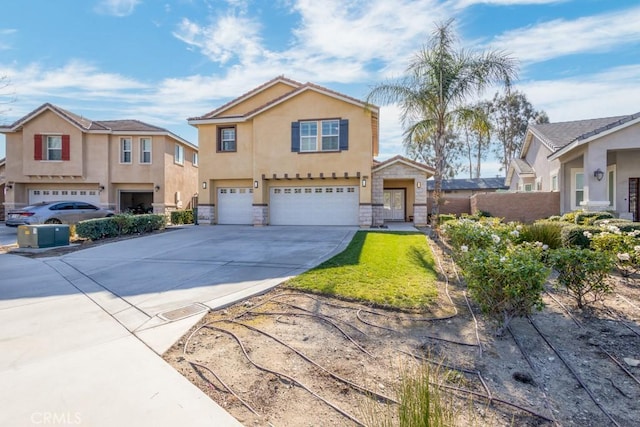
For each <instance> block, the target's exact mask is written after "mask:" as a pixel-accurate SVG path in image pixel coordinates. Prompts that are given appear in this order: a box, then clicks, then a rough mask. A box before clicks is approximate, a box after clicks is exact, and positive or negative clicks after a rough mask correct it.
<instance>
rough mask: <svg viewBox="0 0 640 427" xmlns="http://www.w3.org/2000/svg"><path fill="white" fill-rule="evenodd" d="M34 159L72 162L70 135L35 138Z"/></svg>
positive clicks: (38, 136)
mask: <svg viewBox="0 0 640 427" xmlns="http://www.w3.org/2000/svg"><path fill="white" fill-rule="evenodd" d="M33 142H34V146H33V159H34V160H49V161H61V160H62V161H64V160H70V154H71V150H70V137H69V135H41V134H37V135H34V136H33Z"/></svg>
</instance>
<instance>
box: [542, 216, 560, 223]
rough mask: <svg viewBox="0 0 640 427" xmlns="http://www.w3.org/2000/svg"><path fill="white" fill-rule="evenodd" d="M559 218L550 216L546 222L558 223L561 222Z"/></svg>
mask: <svg viewBox="0 0 640 427" xmlns="http://www.w3.org/2000/svg"><path fill="white" fill-rule="evenodd" d="M561 218H562V217H561V216H560V215H551V216H550V217H549V218H547V219H546V220H547V221H553V222H558V221H561Z"/></svg>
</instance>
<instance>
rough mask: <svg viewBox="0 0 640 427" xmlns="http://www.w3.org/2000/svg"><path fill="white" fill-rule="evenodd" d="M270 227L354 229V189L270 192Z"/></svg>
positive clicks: (352, 187)
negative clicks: (293, 226) (343, 227)
mask: <svg viewBox="0 0 640 427" xmlns="http://www.w3.org/2000/svg"><path fill="white" fill-rule="evenodd" d="M270 196H271V200H270V206H271V210H270V223H271V224H272V225H358V204H359V198H358V187H356V186H331V187H278V188H272V189H271V195H270Z"/></svg>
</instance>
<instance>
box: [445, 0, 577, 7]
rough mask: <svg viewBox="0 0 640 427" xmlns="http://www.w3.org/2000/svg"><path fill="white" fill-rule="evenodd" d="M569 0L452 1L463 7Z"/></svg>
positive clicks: (565, 0) (456, 5) (563, 0)
mask: <svg viewBox="0 0 640 427" xmlns="http://www.w3.org/2000/svg"><path fill="white" fill-rule="evenodd" d="M567 1H569V0H457V1H454V3H455V7H457V8H465V7H469V6H473V5H474V4H489V5H494V6H516V5H530V4H552V3H565V2H567Z"/></svg>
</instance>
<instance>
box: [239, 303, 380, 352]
mask: <svg viewBox="0 0 640 427" xmlns="http://www.w3.org/2000/svg"><path fill="white" fill-rule="evenodd" d="M249 313H251V314H254V315H265V316H306V317H317V318H318V319H320V320H323V321H325V322H327V323H329V324H330V325H332V326H333V327H334V328H336V329H337V330H338V331H340V333H341V334H342V335H344V337H345V338H346V339H348V340H349V341H351V343H352V344H353V345H355V346H356V347H357V348H358V350H360V351H361V352H363V353H365V354H366V355H368V356H369V357H371V358H373V357H374V356H373V355H372V354H371V353H369V352H368V351H367V350H366V349H364V348H363V347H362V346H361V345H360V344H358V343H357V342H356V341H355V340H354V339H353V338H351V336H349V334H347V333H346V332H345V331H344V330H343V329H342V328H340V326H338V325H336V324H335V322H334V321H332V320H331V319H328V318H326V317H325V316H320V315H317V314H313V313H292V312H286V311H250V312H249Z"/></svg>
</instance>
